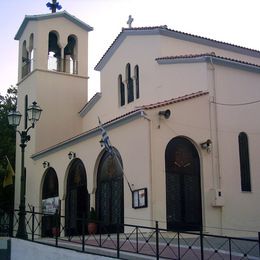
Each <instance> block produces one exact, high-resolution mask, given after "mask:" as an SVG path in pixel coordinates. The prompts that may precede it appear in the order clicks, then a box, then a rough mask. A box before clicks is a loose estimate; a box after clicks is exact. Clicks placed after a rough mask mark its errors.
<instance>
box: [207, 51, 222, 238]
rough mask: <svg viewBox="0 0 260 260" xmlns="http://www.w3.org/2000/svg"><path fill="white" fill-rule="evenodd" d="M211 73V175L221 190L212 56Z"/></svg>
mask: <svg viewBox="0 0 260 260" xmlns="http://www.w3.org/2000/svg"><path fill="white" fill-rule="evenodd" d="M209 69H210V70H211V71H212V73H211V76H212V89H211V91H212V93H211V95H210V104H209V111H210V138H211V140H212V144H213V149H212V153H211V154H212V174H213V176H212V177H213V188H214V189H221V187H222V185H221V184H222V180H221V175H220V162H219V138H218V113H217V112H218V111H217V104H216V77H215V66H214V64H213V60H212V56H210V68H209ZM219 209H220V232H221V234H222V233H223V230H222V227H223V223H222V206H220V207H219Z"/></svg>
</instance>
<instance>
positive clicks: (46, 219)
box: [42, 167, 59, 237]
mask: <svg viewBox="0 0 260 260" xmlns="http://www.w3.org/2000/svg"><path fill="white" fill-rule="evenodd" d="M58 197H59V182H58V177H57V174H56V171H55V170H54V169H53V168H52V167H49V168H48V169H47V170H46V171H45V174H44V177H43V185H42V201H43V202H45V203H46V204H51V203H52V201H53V200H56V201H57V199H58ZM53 206H55V205H53ZM43 213H45V212H43ZM54 225H55V219H54V215H49V214H47V215H43V217H42V236H43V237H51V236H53V234H52V228H53V227H54Z"/></svg>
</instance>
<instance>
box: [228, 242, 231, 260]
mask: <svg viewBox="0 0 260 260" xmlns="http://www.w3.org/2000/svg"><path fill="white" fill-rule="evenodd" d="M228 248H229V259H230V260H231V259H232V247H231V238H230V237H229V238H228Z"/></svg>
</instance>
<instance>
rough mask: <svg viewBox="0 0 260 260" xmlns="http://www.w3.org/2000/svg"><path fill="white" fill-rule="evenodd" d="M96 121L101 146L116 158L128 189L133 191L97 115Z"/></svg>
mask: <svg viewBox="0 0 260 260" xmlns="http://www.w3.org/2000/svg"><path fill="white" fill-rule="evenodd" d="M98 123H99V128H100V129H101V136H102V138H101V140H100V144H101V147H103V146H104V147H105V150H106V151H107V152H108V153H109V154H110V156H112V158H116V161H117V163H118V165H119V167H120V170H121V171H122V173H123V176H124V178H125V179H126V181H127V184H128V187H129V189H130V191H131V192H132V193H133V190H132V188H131V185H130V183H129V181H128V179H127V177H126V175H125V173H124V169H123V166H122V164H121V162H120V160H119V159H118V157H117V154H116V153H115V152H114V150H113V147H112V145H111V143H110V140H109V136H108V135H107V132H106V130H105V128H104V127H103V125H102V123H101V121H100V118H99V117H98Z"/></svg>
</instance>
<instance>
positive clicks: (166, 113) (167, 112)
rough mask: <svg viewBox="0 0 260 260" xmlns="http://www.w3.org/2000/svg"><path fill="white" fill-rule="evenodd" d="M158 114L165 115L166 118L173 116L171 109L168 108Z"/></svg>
mask: <svg viewBox="0 0 260 260" xmlns="http://www.w3.org/2000/svg"><path fill="white" fill-rule="evenodd" d="M158 115H159V116H160V117H161V116H163V117H164V118H165V119H168V118H169V117H170V116H171V110H170V109H166V110H163V111H159V113H158Z"/></svg>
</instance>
